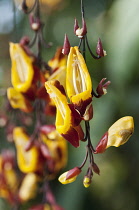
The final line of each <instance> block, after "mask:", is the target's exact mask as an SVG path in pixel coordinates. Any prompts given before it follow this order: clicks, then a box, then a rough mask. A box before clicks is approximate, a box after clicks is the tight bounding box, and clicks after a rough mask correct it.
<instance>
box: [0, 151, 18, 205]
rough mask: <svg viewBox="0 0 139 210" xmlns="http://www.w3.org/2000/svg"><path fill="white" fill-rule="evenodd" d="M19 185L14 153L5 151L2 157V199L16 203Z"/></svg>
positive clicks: (0, 194) (0, 193) (0, 161)
mask: <svg viewBox="0 0 139 210" xmlns="http://www.w3.org/2000/svg"><path fill="white" fill-rule="evenodd" d="M18 184H19V181H18V177H17V174H16V171H15V156H14V154H13V152H12V151H8V150H5V151H3V152H2V153H1V155H0V197H2V198H5V199H6V200H7V201H8V202H10V203H14V201H15V194H16V192H17V188H18Z"/></svg>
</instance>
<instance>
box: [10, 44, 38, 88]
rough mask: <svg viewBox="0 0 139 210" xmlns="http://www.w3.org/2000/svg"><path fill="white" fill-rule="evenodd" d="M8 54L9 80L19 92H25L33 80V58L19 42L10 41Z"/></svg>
mask: <svg viewBox="0 0 139 210" xmlns="http://www.w3.org/2000/svg"><path fill="white" fill-rule="evenodd" d="M10 56H11V61H12V68H11V81H12V85H13V86H14V88H15V89H16V90H17V91H19V92H26V91H27V90H28V89H29V88H30V86H31V84H32V80H33V76H34V69H33V65H32V62H33V58H32V57H30V56H28V55H27V54H26V52H25V51H24V50H23V49H22V47H21V46H20V45H19V44H14V43H10Z"/></svg>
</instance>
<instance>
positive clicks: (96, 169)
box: [92, 163, 100, 175]
mask: <svg viewBox="0 0 139 210" xmlns="http://www.w3.org/2000/svg"><path fill="white" fill-rule="evenodd" d="M92 168H93V171H94V172H95V173H96V174H98V175H100V170H99V167H98V166H97V164H96V163H93V165H92Z"/></svg>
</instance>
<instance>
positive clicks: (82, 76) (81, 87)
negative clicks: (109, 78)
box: [66, 47, 92, 112]
mask: <svg viewBox="0 0 139 210" xmlns="http://www.w3.org/2000/svg"><path fill="white" fill-rule="evenodd" d="M66 90H67V95H68V97H69V98H70V100H71V102H72V103H73V104H75V105H76V106H77V109H80V108H78V107H82V108H83V109H84V112H85V110H86V107H87V106H88V105H89V104H90V103H91V101H92V95H91V92H92V82H91V78H90V74H89V72H88V69H87V66H86V63H85V60H84V58H83V56H82V54H81V53H80V52H79V49H78V47H71V48H70V53H69V55H68V61H67V75H66ZM83 104H84V105H83ZM79 111H80V110H79Z"/></svg>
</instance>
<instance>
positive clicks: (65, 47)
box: [62, 34, 70, 55]
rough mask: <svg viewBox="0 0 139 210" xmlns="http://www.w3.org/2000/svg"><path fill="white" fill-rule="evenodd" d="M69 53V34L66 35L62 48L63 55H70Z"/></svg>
mask: <svg viewBox="0 0 139 210" xmlns="http://www.w3.org/2000/svg"><path fill="white" fill-rule="evenodd" d="M69 52H70V42H69V39H68V36H67V34H65V38H64V44H63V48H62V53H63V54H64V55H68V54H69Z"/></svg>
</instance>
